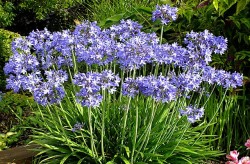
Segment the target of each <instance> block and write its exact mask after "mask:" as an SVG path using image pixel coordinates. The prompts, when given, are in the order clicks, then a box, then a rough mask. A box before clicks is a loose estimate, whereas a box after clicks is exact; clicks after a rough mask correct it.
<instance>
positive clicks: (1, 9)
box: [0, 0, 15, 28]
mask: <svg viewBox="0 0 250 164" xmlns="http://www.w3.org/2000/svg"><path fill="white" fill-rule="evenodd" d="M13 9H14V5H13V4H12V3H11V2H5V3H3V2H2V0H0V28H3V27H6V26H10V25H11V24H12V22H13V20H14V17H15V14H14V13H13Z"/></svg>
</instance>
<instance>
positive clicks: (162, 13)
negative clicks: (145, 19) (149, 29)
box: [152, 5, 178, 25]
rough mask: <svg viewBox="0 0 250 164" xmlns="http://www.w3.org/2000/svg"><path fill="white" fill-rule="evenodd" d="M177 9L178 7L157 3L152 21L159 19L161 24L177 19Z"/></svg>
mask: <svg viewBox="0 0 250 164" xmlns="http://www.w3.org/2000/svg"><path fill="white" fill-rule="evenodd" d="M177 11H178V9H177V8H176V7H170V6H169V5H162V6H159V5H157V6H156V10H155V11H154V12H153V14H152V21H155V20H156V19H160V20H161V23H162V24H163V25H167V24H168V23H169V22H171V21H175V20H176V19H177Z"/></svg>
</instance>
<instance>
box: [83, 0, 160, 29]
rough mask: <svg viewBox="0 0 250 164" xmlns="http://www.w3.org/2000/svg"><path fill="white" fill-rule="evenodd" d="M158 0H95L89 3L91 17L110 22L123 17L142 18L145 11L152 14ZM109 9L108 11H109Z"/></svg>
mask: <svg viewBox="0 0 250 164" xmlns="http://www.w3.org/2000/svg"><path fill="white" fill-rule="evenodd" d="M157 3H160V1H159V0H157V1H148V0H116V1H113V0H108V1H107V0H93V2H92V3H89V4H88V5H89V10H90V11H91V12H90V15H89V17H90V19H91V20H95V21H97V22H101V25H102V24H103V22H109V24H112V23H113V24H114V23H117V22H118V21H119V20H121V19H127V18H135V19H136V18H142V19H143V15H144V14H145V13H149V14H150V15H151V10H148V8H145V7H149V9H152V8H154V7H155V5H156V4H157ZM107 11H108V12H107ZM137 14H138V15H137Z"/></svg>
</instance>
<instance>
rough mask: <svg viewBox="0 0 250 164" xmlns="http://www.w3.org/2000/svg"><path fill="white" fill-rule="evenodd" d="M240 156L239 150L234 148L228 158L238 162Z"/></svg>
mask: <svg viewBox="0 0 250 164" xmlns="http://www.w3.org/2000/svg"><path fill="white" fill-rule="evenodd" d="M238 156H239V153H238V152H237V150H234V151H230V155H227V156H226V158H227V159H229V160H231V161H233V162H238Z"/></svg>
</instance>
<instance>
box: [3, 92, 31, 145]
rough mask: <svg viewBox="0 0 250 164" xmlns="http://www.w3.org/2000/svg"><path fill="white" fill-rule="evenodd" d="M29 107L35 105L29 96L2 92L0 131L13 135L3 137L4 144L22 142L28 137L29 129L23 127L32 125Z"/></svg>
mask: <svg viewBox="0 0 250 164" xmlns="http://www.w3.org/2000/svg"><path fill="white" fill-rule="evenodd" d="M31 107H33V108H34V107H35V104H34V101H33V99H32V98H31V97H29V96H26V95H24V94H16V93H13V92H7V93H4V95H3V96H2V100H1V101H0V120H1V121H0V132H1V133H3V134H5V133H8V132H11V133H12V134H13V133H14V134H13V135H11V136H8V138H5V146H7V147H9V146H12V145H19V144H23V143H25V142H27V141H25V140H27V139H28V138H29V136H28V135H29V134H30V133H31V131H30V130H29V129H25V128H24V127H32V126H34V124H33V123H32V118H33V116H32V114H31Z"/></svg>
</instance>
